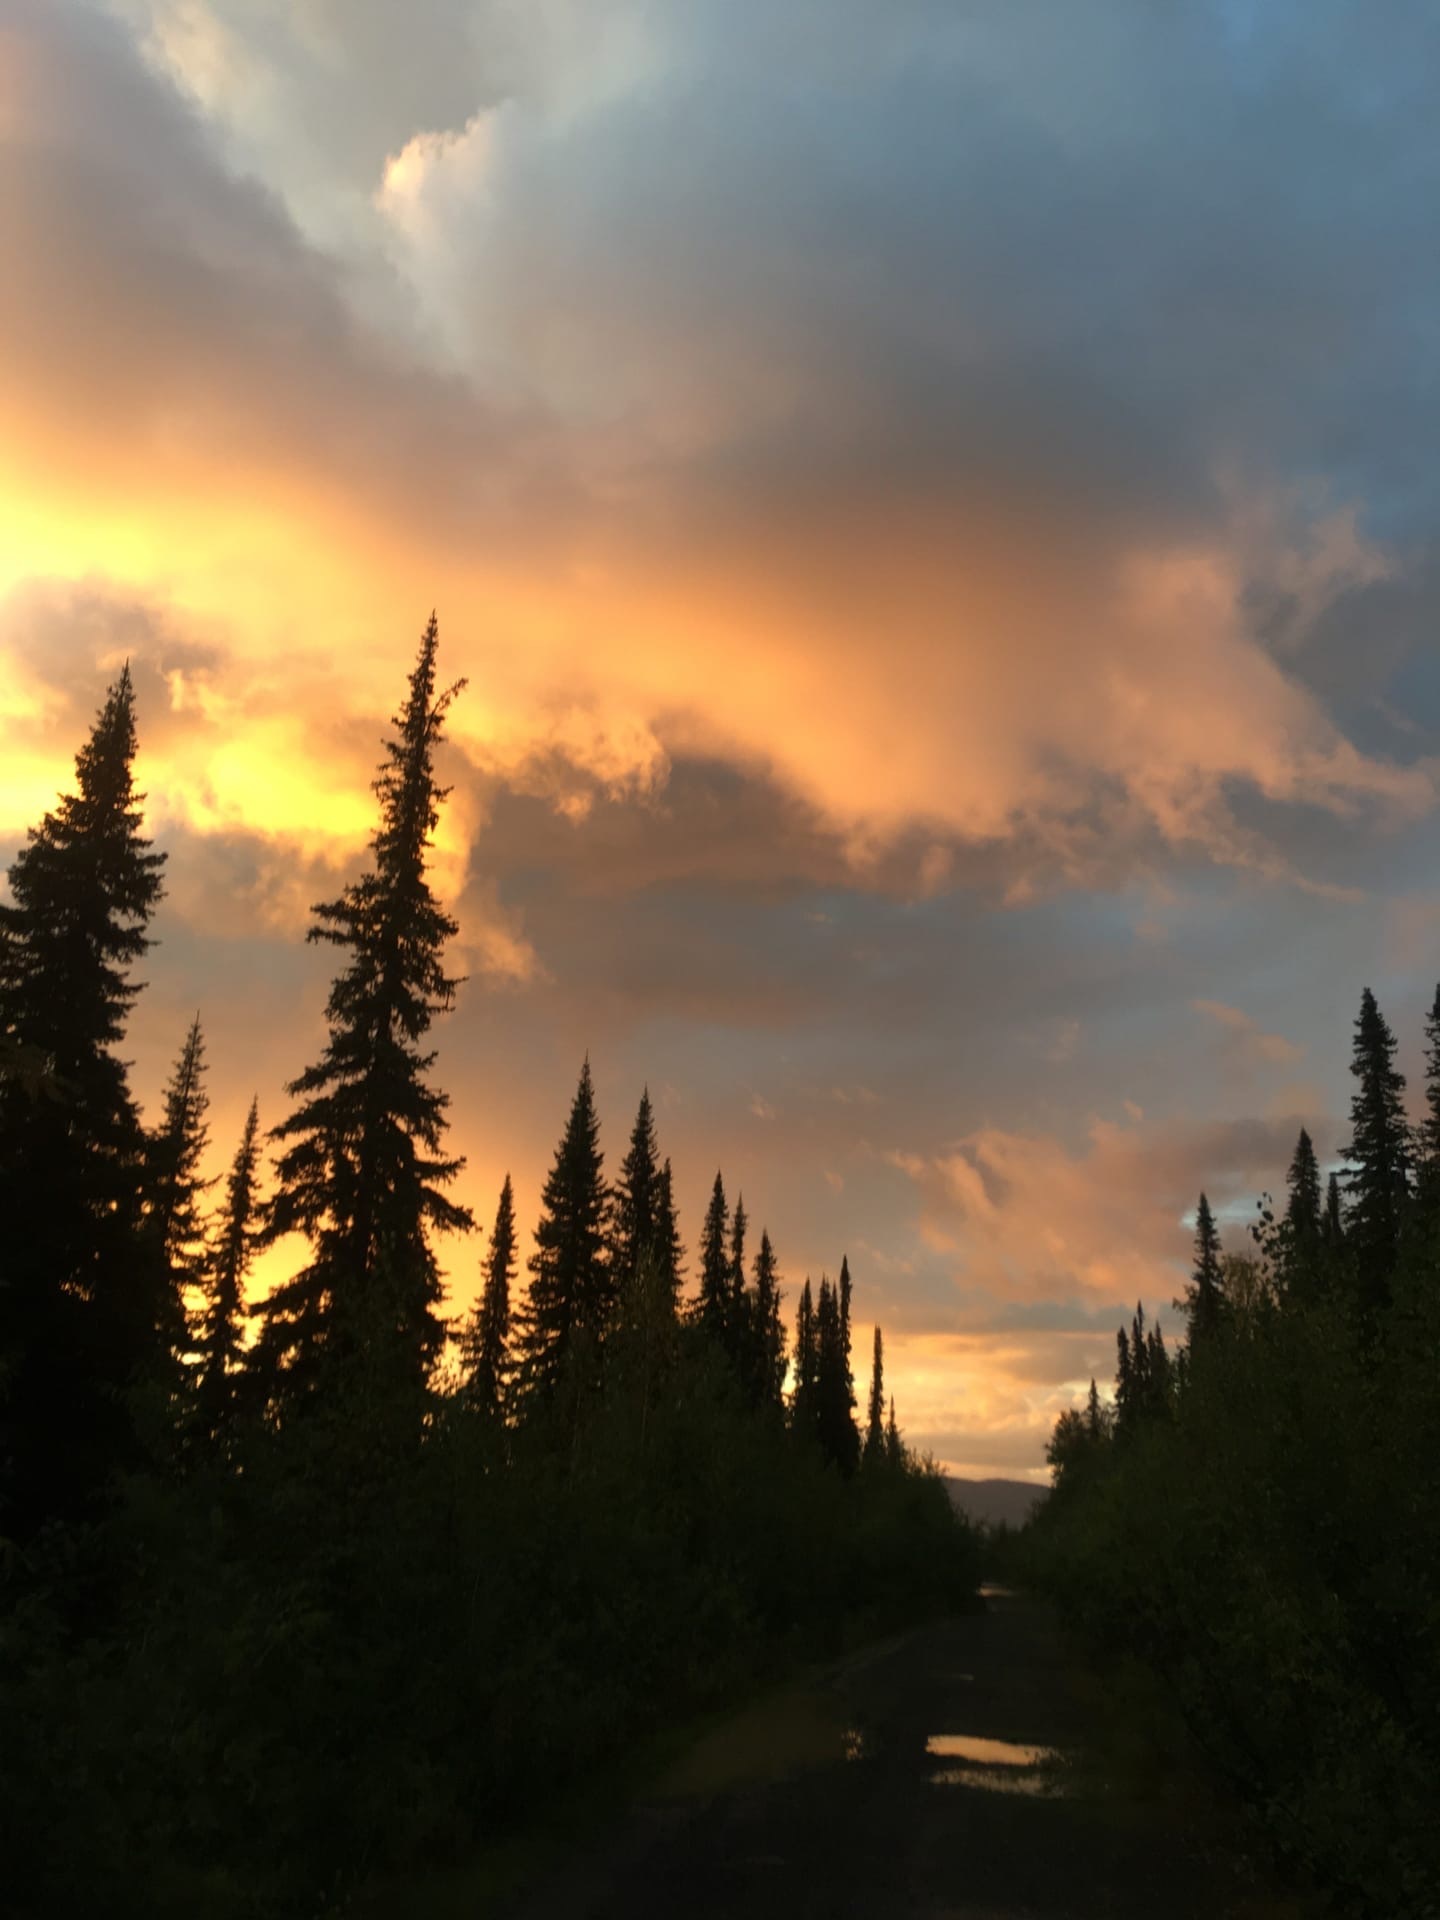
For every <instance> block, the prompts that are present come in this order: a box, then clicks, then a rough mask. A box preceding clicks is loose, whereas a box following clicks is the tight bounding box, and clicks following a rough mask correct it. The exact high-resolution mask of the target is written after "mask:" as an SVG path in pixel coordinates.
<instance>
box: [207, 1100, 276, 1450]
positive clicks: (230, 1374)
mask: <svg viewBox="0 0 1440 1920" xmlns="http://www.w3.org/2000/svg"><path fill="white" fill-rule="evenodd" d="M259 1164H260V1105H259V1101H258V1100H257V1099H252V1100H251V1102H250V1111H249V1112H248V1113H247V1114H246V1116H245V1128H244V1131H243V1133H242V1134H241V1136H240V1145H239V1146H238V1147H237V1148H236V1150H235V1158H234V1160H233V1161H232V1162H231V1165H230V1173H229V1177H228V1178H227V1180H226V1182H225V1199H224V1203H223V1205H222V1207H221V1211H220V1219H219V1223H218V1227H217V1231H216V1234H215V1240H214V1245H213V1247H212V1249H211V1254H210V1259H209V1262H208V1268H207V1272H206V1275H205V1284H204V1304H203V1306H202V1308H201V1311H200V1316H199V1325H198V1327H197V1330H196V1340H195V1347H196V1354H197V1370H198V1374H199V1378H198V1380H197V1382H196V1408H197V1415H198V1422H199V1427H200V1432H201V1434H202V1436H203V1437H204V1438H205V1439H206V1440H207V1441H208V1442H210V1443H211V1444H215V1443H217V1442H219V1441H221V1440H223V1438H224V1436H225V1434H226V1433H227V1431H228V1430H229V1428H230V1426H231V1424H232V1421H233V1418H234V1414H235V1409H236V1404H237V1398H238V1388H239V1384H240V1376H241V1375H242V1373H243V1365H244V1362H243V1356H242V1353H241V1339H240V1323H241V1316H242V1314H243V1311H244V1299H245V1276H246V1274H247V1273H248V1272H249V1270H250V1262H251V1260H252V1259H253V1258H254V1255H255V1249H256V1245H257V1243H258V1240H259V1234H258V1232H257V1229H256V1221H257V1217H258V1213H259V1196H258V1193H257V1186H258V1177H259Z"/></svg>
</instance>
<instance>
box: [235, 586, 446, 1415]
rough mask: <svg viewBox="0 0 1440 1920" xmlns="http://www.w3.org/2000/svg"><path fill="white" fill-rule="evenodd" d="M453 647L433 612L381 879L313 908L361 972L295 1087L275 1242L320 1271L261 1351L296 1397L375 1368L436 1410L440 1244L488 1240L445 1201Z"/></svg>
mask: <svg viewBox="0 0 1440 1920" xmlns="http://www.w3.org/2000/svg"><path fill="white" fill-rule="evenodd" d="M438 649H439V629H438V627H437V624H436V620H435V616H434V615H433V614H432V615H431V617H430V623H429V625H428V626H427V627H426V629H425V632H424V634H423V636H422V638H421V641H420V648H419V653H418V656H417V659H416V662H415V667H414V670H413V672H412V673H411V675H410V682H409V690H408V693H407V696H406V699H405V702H404V704H403V705H402V707H401V709H400V711H399V713H397V714H396V716H395V718H394V721H393V723H392V724H393V726H394V729H395V732H394V736H393V737H392V738H390V739H387V740H386V741H385V743H384V744H385V758H384V760H383V761H382V763H381V766H380V771H379V774H378V776H377V778H376V780H375V783H374V790H375V793H376V795H377V797H378V798H379V801H380V824H379V827H378V829H377V831H376V834H375V837H374V839H373V840H372V841H371V851H372V855H373V861H372V865H371V867H370V869H369V870H368V871H367V872H366V873H365V874H364V875H363V876H362V877H361V878H360V879H359V880H357V881H356V882H355V883H354V884H353V885H352V886H349V887H347V888H346V889H345V891H344V892H343V893H342V894H341V896H340V898H339V899H338V900H333V901H328V902H326V903H325V904H323V905H320V906H317V907H316V908H314V910H313V912H314V924H313V925H312V926H311V928H310V932H309V936H308V937H309V939H310V940H312V941H318V942H322V943H325V944H327V945H330V946H334V947H338V948H339V949H340V951H341V953H342V954H343V955H344V956H345V966H344V969H343V971H342V972H341V973H340V975H339V976H338V977H337V979H336V980H335V982H334V984H333V986H332V987H331V990H330V997H329V1001H328V1003H327V1005H326V1022H327V1025H328V1028H329V1035H328V1039H327V1041H326V1045H325V1049H324V1051H323V1053H322V1054H321V1057H320V1059H319V1060H318V1061H317V1062H316V1063H315V1064H314V1065H313V1066H311V1067H309V1068H307V1069H306V1071H305V1072H304V1073H302V1074H301V1075H300V1077H299V1079H298V1080H295V1081H293V1082H292V1083H291V1084H290V1086H289V1088H288V1089H287V1091H288V1092H289V1093H290V1094H291V1095H292V1097H294V1098H296V1099H297V1100H298V1103H299V1104H298V1105H297V1106H296V1108H295V1110H294V1112H293V1113H291V1114H290V1115H289V1117H288V1118H287V1119H285V1120H283V1121H282V1122H281V1123H280V1125H279V1126H278V1127H276V1128H275V1129H274V1131H273V1133H272V1135H271V1138H272V1139H275V1140H278V1141H280V1142H281V1143H282V1144H283V1148H284V1150H283V1152H282V1153H281V1156H280V1159H279V1161H278V1163H277V1166H276V1178H277V1182H278V1184H277V1188H276V1192H275V1195H274V1197H273V1199H272V1201H271V1203H270V1208H269V1231H270V1235H271V1237H272V1238H278V1237H279V1236H280V1235H282V1234H287V1233H299V1234H303V1235H305V1237H306V1238H307V1239H308V1240H309V1241H310V1243H311V1259H310V1262H309V1264H308V1265H307V1266H306V1267H305V1268H304V1269H303V1270H302V1271H301V1272H300V1273H299V1274H297V1275H296V1276H295V1277H294V1278H293V1279H291V1280H289V1281H287V1282H285V1283H284V1284H283V1285H281V1286H279V1287H277V1288H276V1289H275V1291H274V1292H273V1293H272V1294H271V1296H270V1298H269V1299H268V1300H267V1302H266V1303H265V1317H264V1326H263V1330H262V1333H261V1336H260V1342H259V1347H260V1353H261V1356H262V1358H263V1361H264V1363H265V1364H266V1365H267V1366H268V1367H269V1368H270V1370H271V1376H272V1381H273V1390H274V1391H275V1393H276V1394H277V1396H278V1397H280V1398H282V1399H288V1400H292V1401H296V1400H300V1399H302V1398H303V1397H305V1396H307V1395H308V1394H309V1393H310V1392H311V1391H313V1389H314V1388H315V1387H316V1386H317V1384H318V1382H319V1379H320V1376H321V1373H322V1371H323V1370H324V1368H325V1365H326V1363H327V1361H329V1360H332V1359H333V1360H339V1361H342V1362H343V1361H345V1360H347V1359H353V1358H357V1357H363V1358H364V1359H365V1361H366V1362H367V1365H368V1367H369V1369H370V1370H371V1371H372V1372H373V1373H376V1374H377V1377H379V1378H382V1379H384V1380H385V1381H387V1382H388V1383H389V1386H390V1387H391V1388H393V1390H394V1393H395V1394H396V1395H397V1396H401V1395H403V1396H405V1397H407V1398H409V1399H410V1400H411V1401H412V1402H416V1403H417V1404H418V1395H419V1394H420V1392H421V1391H423V1388H424V1386H425V1383H426V1381H427V1379H428V1376H429V1373H430V1369H431V1366H432V1364H433V1362H434V1360H435V1359H436V1357H437V1355H438V1354H439V1352H440V1349H441V1347H442V1345H443V1343H444V1339H445V1326H444V1322H443V1321H442V1319H441V1317H440V1313H439V1306H440V1300H441V1293H442V1289H441V1281H440V1272H439V1268H438V1266H437V1264H436V1260H435V1255H434V1251H433V1249H432V1246H431V1236H432V1234H433V1233H434V1232H436V1231H440V1232H456V1231H464V1230H468V1228H469V1227H470V1226H471V1225H472V1221H471V1216H470V1213H469V1210H468V1209H467V1208H465V1207H462V1206H458V1205H457V1204H456V1203H455V1202H454V1201H453V1200H451V1199H449V1198H448V1197H447V1195H446V1193H445V1191H444V1189H445V1188H446V1187H448V1186H449V1185H450V1184H451V1182H452V1181H453V1180H454V1179H455V1176H456V1174H457V1173H458V1172H459V1171H460V1169H461V1167H462V1166H463V1165H464V1162H463V1161H462V1160H460V1159H457V1158H453V1157H451V1156H449V1155H447V1154H446V1153H445V1151H444V1149H443V1141H444V1135H445V1130H446V1127H447V1125H448V1120H447V1115H446V1109H447V1108H448V1106H449V1096H448V1095H447V1094H444V1093H441V1092H440V1091H438V1090H437V1089H436V1088H434V1087H432V1086H431V1085H430V1083H429V1078H428V1075H429V1071H430V1068H431V1066H432V1064H433V1062H434V1059H435V1055H434V1053H433V1051H425V1050H424V1049H423V1045H422V1043H423V1042H424V1040H425V1037H426V1035H427V1034H428V1033H429V1030H430V1027H431V1025H432V1023H433V1022H434V1020H435V1018H436V1016H437V1015H438V1014H440V1013H442V1012H445V1011H446V1010H448V1008H449V1007H450V1006H451V1004H452V1002H453V1000H454V995H455V990H456V987H457V986H458V985H459V981H458V980H457V979H456V978H454V977H452V976H451V975H449V974H447V973H446V971H445V966H444V950H445V944H446V942H447V941H448V940H450V939H451V938H453V936H454V934H455V932H456V930H457V929H456V922H455V921H454V919H453V918H452V917H451V916H450V915H449V914H448V913H446V912H445V911H444V909H443V908H442V907H441V906H440V905H439V903H438V902H437V900H436V899H435V896H434V894H433V892H432V891H431V888H430V883H429V880H428V878H427V857H428V853H429V849H430V846H431V843H432V840H433V837H434V833H435V828H436V826H437V825H438V822H439V815H440V807H441V804H442V802H443V801H444V799H445V796H446V793H447V792H448V789H447V788H444V787H441V786H440V785H439V784H438V782H437V780H436V775H435V754H436V750H437V748H438V747H439V745H440V743H441V741H442V739H443V737H444V727H445V717H446V714H447V712H448V710H449V708H450V704H451V702H452V701H453V699H454V698H455V696H456V694H457V693H458V692H459V691H460V689H461V688H462V687H463V686H464V684H465V683H464V682H463V681H460V682H457V684H456V685H455V686H453V687H451V688H449V689H448V690H447V691H444V692H437V683H436V657H437V653H438ZM397 1404H398V1401H397Z"/></svg>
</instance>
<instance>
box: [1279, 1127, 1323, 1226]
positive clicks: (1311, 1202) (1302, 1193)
mask: <svg viewBox="0 0 1440 1920" xmlns="http://www.w3.org/2000/svg"><path fill="white" fill-rule="evenodd" d="M1286 1185H1287V1186H1288V1188H1289V1199H1288V1200H1287V1202H1286V1206H1285V1218H1286V1220H1287V1221H1288V1222H1289V1225H1290V1230H1291V1232H1292V1234H1293V1235H1294V1237H1295V1241H1296V1244H1297V1245H1298V1246H1305V1247H1309V1246H1313V1245H1314V1243H1315V1242H1316V1241H1317V1240H1318V1239H1319V1237H1320V1163H1319V1161H1318V1160H1317V1159H1316V1158H1315V1147H1314V1144H1313V1142H1312V1141H1311V1139H1310V1135H1309V1134H1308V1133H1307V1132H1306V1131H1305V1129H1304V1127H1302V1128H1301V1129H1300V1137H1299V1139H1298V1140H1297V1141H1296V1142H1295V1153H1294V1156H1293V1158H1292V1159H1291V1162H1290V1171H1289V1173H1288V1174H1287V1175H1286Z"/></svg>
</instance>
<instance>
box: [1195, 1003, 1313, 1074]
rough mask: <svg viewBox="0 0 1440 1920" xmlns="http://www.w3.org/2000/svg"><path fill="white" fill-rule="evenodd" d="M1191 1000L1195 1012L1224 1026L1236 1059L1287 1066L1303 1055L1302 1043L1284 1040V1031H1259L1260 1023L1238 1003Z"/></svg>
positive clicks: (1267, 1064)
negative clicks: (1243, 1011) (1229, 1005)
mask: <svg viewBox="0 0 1440 1920" xmlns="http://www.w3.org/2000/svg"><path fill="white" fill-rule="evenodd" d="M1190 1004H1191V1006H1192V1007H1193V1008H1194V1009H1195V1011H1196V1012H1197V1013H1203V1014H1204V1015H1205V1016H1206V1017H1207V1018H1208V1019H1210V1020H1213V1021H1215V1022H1216V1024H1217V1025H1218V1026H1220V1027H1222V1028H1223V1029H1224V1030H1225V1033H1226V1034H1227V1036H1228V1043H1229V1047H1230V1051H1231V1054H1232V1056H1233V1057H1235V1058H1237V1059H1240V1060H1242V1061H1245V1062H1247V1063H1249V1062H1259V1063H1262V1064H1264V1065H1266V1066H1275V1067H1288V1066H1293V1065H1294V1063H1295V1062H1296V1061H1297V1060H1300V1059H1303V1058H1304V1054H1305V1049H1304V1047H1301V1046H1297V1045H1296V1044H1295V1042H1294V1041H1293V1040H1287V1039H1286V1038H1285V1037H1284V1035H1283V1034H1279V1033H1265V1032H1262V1030H1261V1028H1260V1025H1259V1023H1258V1022H1257V1021H1255V1020H1253V1019H1252V1018H1251V1017H1250V1015H1249V1014H1248V1013H1242V1012H1241V1010H1240V1008H1239V1007H1227V1006H1226V1005H1225V1003H1224V1002H1223V1001H1221V1000H1192V1001H1191V1002H1190Z"/></svg>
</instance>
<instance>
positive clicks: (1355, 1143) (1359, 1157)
mask: <svg viewBox="0 0 1440 1920" xmlns="http://www.w3.org/2000/svg"><path fill="white" fill-rule="evenodd" d="M1350 1071H1351V1073H1352V1074H1353V1075H1354V1076H1355V1079H1356V1080H1357V1081H1358V1083H1359V1084H1358V1086H1357V1088H1356V1090H1355V1095H1354V1098H1353V1099H1352V1101H1351V1104H1350V1124H1351V1140H1350V1144H1349V1145H1348V1146H1347V1147H1345V1148H1344V1155H1345V1158H1346V1159H1347V1160H1348V1161H1350V1163H1351V1169H1352V1170H1351V1172H1350V1173H1349V1174H1348V1175H1347V1176H1346V1180H1345V1189H1346V1198H1347V1200H1348V1202H1349V1204H1348V1207H1347V1209H1346V1212H1347V1219H1346V1239H1347V1241H1348V1243H1349V1246H1350V1249H1351V1252H1352V1254H1353V1257H1354V1263H1355V1267H1354V1271H1355V1282H1356V1285H1357V1288H1358V1291H1359V1304H1360V1307H1361V1311H1362V1313H1363V1314H1365V1315H1366V1316H1367V1317H1371V1316H1373V1315H1374V1314H1376V1313H1378V1312H1379V1310H1380V1309H1381V1308H1383V1306H1384V1305H1385V1303H1386V1301H1387V1300H1388V1299H1389V1297H1390V1278H1391V1274H1392V1273H1393V1271H1394V1267H1395V1255H1396V1249H1397V1248H1398V1246H1399V1242H1400V1229H1401V1223H1402V1221H1403V1219H1404V1216H1405V1209H1406V1204H1407V1202H1408V1200H1409V1195H1410V1144H1409V1129H1408V1126H1407V1123H1406V1119H1405V1106H1404V1097H1403V1096H1404V1092H1405V1078H1404V1075H1403V1074H1401V1073H1400V1072H1399V1071H1398V1070H1397V1069H1396V1066H1395V1037H1394V1035H1393V1034H1392V1033H1391V1031H1390V1028H1389V1027H1388V1025H1387V1024H1386V1022H1385V1017H1384V1015H1383V1014H1382V1013H1381V1011H1380V1009H1379V1007H1378V1006H1377V1005H1376V1003H1375V996H1374V994H1373V993H1372V992H1371V991H1370V989H1369V987H1366V989H1365V991H1364V993H1363V994H1362V995H1361V998H1360V1013H1359V1017H1358V1018H1357V1020H1356V1022H1355V1052H1354V1057H1353V1059H1352V1061H1351V1064H1350Z"/></svg>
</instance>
